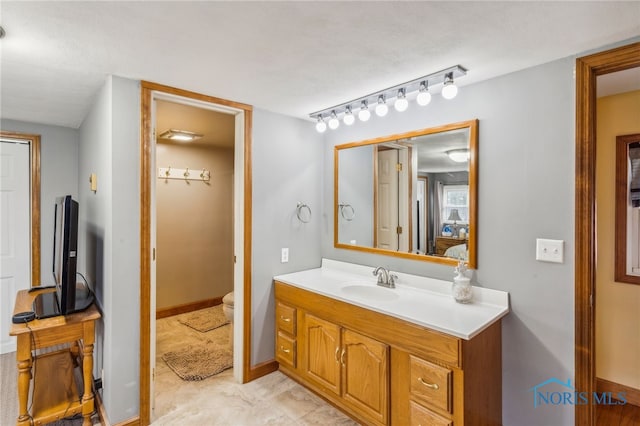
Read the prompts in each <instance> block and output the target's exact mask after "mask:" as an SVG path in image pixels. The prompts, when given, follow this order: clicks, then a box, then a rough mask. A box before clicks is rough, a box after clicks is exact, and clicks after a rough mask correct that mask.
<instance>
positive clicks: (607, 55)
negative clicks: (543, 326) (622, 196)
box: [575, 43, 640, 426]
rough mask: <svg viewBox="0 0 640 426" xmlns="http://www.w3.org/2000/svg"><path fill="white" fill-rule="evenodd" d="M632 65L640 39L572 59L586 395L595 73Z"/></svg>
mask: <svg viewBox="0 0 640 426" xmlns="http://www.w3.org/2000/svg"><path fill="white" fill-rule="evenodd" d="M635 67H640V43H633V44H629V45H627V46H622V47H618V48H615V49H611V50H607V51H604V52H599V53H595V54H592V55H588V56H583V57H581V58H577V59H576V66H575V73H576V172H575V173H576V186H575V191H576V194H575V197H576V198H575V203H576V206H575V251H576V253H575V386H576V389H580V391H582V392H587V393H588V394H592V393H593V392H594V391H595V390H596V374H595V356H596V353H595V297H596V294H595V269H596V264H595V262H596V233H595V231H596V215H595V211H596V192H595V189H596V188H595V186H596V185H595V183H596V180H595V169H596V78H597V77H598V76H599V75H604V74H609V73H612V72H617V71H623V70H626V69H629V68H635ZM595 421H596V417H595V407H594V405H593V404H585V405H580V404H576V405H575V424H577V425H585V426H593V425H595Z"/></svg>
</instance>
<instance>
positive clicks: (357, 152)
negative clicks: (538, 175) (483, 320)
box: [335, 121, 477, 260]
mask: <svg viewBox="0 0 640 426" xmlns="http://www.w3.org/2000/svg"><path fill="white" fill-rule="evenodd" d="M463 124H464V125H459V126H455V125H452V127H447V126H442V127H443V128H442V129H439V131H432V130H431V129H425V130H424V131H417V132H412V133H408V134H405V135H399V136H396V137H389V138H388V139H387V138H378V139H376V140H375V141H371V142H369V141H362V142H358V143H351V144H345V145H344V146H337V147H336V158H335V159H336V168H337V169H336V170H337V174H336V177H337V179H336V184H337V185H336V186H337V187H336V208H335V212H336V218H335V223H336V240H335V244H336V247H340V248H354V249H358V248H364V249H366V250H368V251H371V250H373V251H376V250H380V251H381V252H389V251H390V252H394V253H403V254H404V253H406V254H411V255H415V256H420V257H421V258H422V259H424V260H429V259H425V258H427V257H432V256H433V257H437V258H445V259H456V260H457V259H463V260H469V251H470V250H469V240H470V238H469V237H470V235H471V234H472V233H473V231H474V230H473V229H472V224H473V223H474V222H473V219H474V212H472V209H471V208H472V205H475V204H474V203H473V202H472V194H475V189H474V188H471V187H470V185H471V179H470V171H471V170H470V164H471V163H472V161H471V159H472V155H471V148H472V145H473V147H475V141H474V143H473V144H472V143H471V138H472V134H473V135H474V138H475V135H477V133H476V132H477V130H476V128H475V127H474V126H473V125H475V124H477V122H476V121H472V122H465V123H463ZM473 158H474V159H475V157H473ZM474 164H475V163H474ZM474 167H475V166H474ZM474 172H475V171H474ZM345 212H346V213H347V214H346V215H345ZM351 216H353V217H351ZM425 255H426V256H425Z"/></svg>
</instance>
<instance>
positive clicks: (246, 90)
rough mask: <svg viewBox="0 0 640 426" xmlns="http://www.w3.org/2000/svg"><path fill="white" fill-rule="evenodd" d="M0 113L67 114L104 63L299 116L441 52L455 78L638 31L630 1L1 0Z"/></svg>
mask: <svg viewBox="0 0 640 426" xmlns="http://www.w3.org/2000/svg"><path fill="white" fill-rule="evenodd" d="M0 25H2V26H3V27H4V29H5V30H6V32H7V35H6V37H5V38H3V39H2V41H0V96H1V99H0V108H1V109H0V115H1V116H2V117H3V118H10V119H17V120H24V121H32V122H40V123H46V124H57V125H62V126H69V127H78V126H79V125H80V124H81V123H82V120H83V119H84V117H85V115H86V113H87V110H88V108H89V106H90V105H91V103H92V100H93V96H94V95H95V93H96V92H97V90H98V89H99V88H100V87H101V86H102V84H103V83H104V80H105V77H106V76H107V75H109V74H114V75H119V76H123V77H127V78H131V79H143V80H148V81H154V82H158V83H162V84H166V85H170V86H175V87H180V88H183V89H188V90H193V91H196V92H200V93H204V94H207V95H212V96H217V97H221V98H226V99H230V100H234V101H238V102H243V103H248V104H251V105H254V106H255V107H258V108H263V109H267V110H271V111H274V112H278V113H282V114H287V115H291V116H296V117H306V116H307V114H308V113H310V112H313V111H316V110H320V109H323V108H327V107H330V106H331V105H335V104H338V103H341V102H343V101H348V100H350V99H353V98H356V97H359V96H361V95H363V94H366V93H370V92H373V91H376V90H379V89H383V88H385V87H389V86H393V85H395V84H398V83H402V82H403V81H407V80H411V79H414V78H417V77H420V76H422V75H425V74H429V73H432V72H435V71H438V70H441V69H443V68H447V67H449V66H452V65H456V64H460V65H462V66H463V67H465V68H467V69H468V70H469V73H468V75H467V76H465V77H463V78H461V79H460V80H459V81H458V84H459V85H460V86H461V87H463V86H464V85H466V84H469V83H472V82H477V81H481V80H485V79H488V78H492V77H495V76H498V75H502V74H506V73H509V72H513V71H516V70H519V69H523V68H527V67H530V66H533V65H537V64H541V63H545V62H549V61H552V60H555V59H558V58H562V57H566V56H570V55H574V54H576V53H580V52H585V51H587V50H589V49H593V48H597V47H600V46H604V45H607V44H610V43H615V42H619V41H621V40H626V39H629V38H632V37H635V36H638V35H640V2H616V1H602V2H595V1H594V2H573V1H571V2H519V1H514V2H435V1H429V2H377V1H376V2H360V1H353V2H351V1H350V2H323V1H316V2H234V1H230V2H207V1H201V2H185V1H173V2H149V1H144V2H143V1H138V2H120V1H114V2H104V1H99V2H93V1H87V2H83V1H77V2H57V1H46V2H24V1H6V0H3V1H2V2H0Z"/></svg>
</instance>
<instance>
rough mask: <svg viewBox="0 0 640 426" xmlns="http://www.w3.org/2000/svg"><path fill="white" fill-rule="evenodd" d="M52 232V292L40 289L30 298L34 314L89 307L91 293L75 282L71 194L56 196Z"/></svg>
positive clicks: (75, 227) (74, 216)
mask: <svg viewBox="0 0 640 426" xmlns="http://www.w3.org/2000/svg"><path fill="white" fill-rule="evenodd" d="M53 223H54V232H53V268H52V272H53V280H54V283H55V289H56V290H55V292H48V293H41V294H38V295H37V296H36V299H35V300H34V302H33V308H34V312H35V313H36V317H37V318H48V317H53V316H58V315H67V314H70V313H73V312H77V311H81V310H84V309H86V308H88V307H89V305H91V303H92V302H93V293H92V292H91V290H90V289H89V288H88V286H86V285H84V284H76V282H77V280H76V266H77V249H78V203H77V201H75V200H74V199H72V198H71V195H66V196H64V197H59V198H57V199H56V205H55V212H54V221H53Z"/></svg>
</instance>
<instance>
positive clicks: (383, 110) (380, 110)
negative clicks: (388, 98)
mask: <svg viewBox="0 0 640 426" xmlns="http://www.w3.org/2000/svg"><path fill="white" fill-rule="evenodd" d="M388 112H389V107H388V106H387V104H386V102H385V100H384V95H380V96H379V97H378V105H376V115H377V116H378V117H384V116H385V115H387V113H388Z"/></svg>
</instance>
